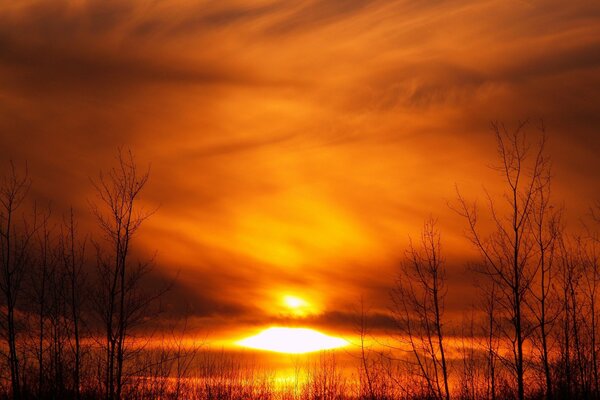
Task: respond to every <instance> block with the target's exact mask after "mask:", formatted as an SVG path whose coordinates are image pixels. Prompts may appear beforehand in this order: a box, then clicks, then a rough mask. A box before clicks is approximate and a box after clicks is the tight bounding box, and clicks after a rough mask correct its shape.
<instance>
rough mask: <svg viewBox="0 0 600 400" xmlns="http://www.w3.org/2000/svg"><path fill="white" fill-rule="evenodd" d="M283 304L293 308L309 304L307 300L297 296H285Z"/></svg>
mask: <svg viewBox="0 0 600 400" xmlns="http://www.w3.org/2000/svg"><path fill="white" fill-rule="evenodd" d="M283 304H285V306H286V307H288V308H291V309H298V308H302V307H306V306H308V303H307V302H306V300H304V299H301V298H300V297H296V296H283Z"/></svg>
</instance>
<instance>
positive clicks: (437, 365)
mask: <svg viewBox="0 0 600 400" xmlns="http://www.w3.org/2000/svg"><path fill="white" fill-rule="evenodd" d="M436 225H437V222H436V220H434V219H428V220H427V221H426V222H425V224H424V227H423V232H422V234H421V240H420V246H419V247H415V246H414V245H413V243H412V240H411V243H410V246H409V249H408V250H407V252H406V256H405V260H404V262H403V265H402V271H401V274H400V276H399V277H398V279H397V281H396V287H395V288H394V290H393V291H392V300H393V304H394V309H393V312H394V317H395V319H396V322H397V325H398V327H399V328H400V329H401V330H402V333H403V336H404V337H405V339H403V340H405V341H406V343H407V344H408V347H409V351H410V352H411V353H412V355H413V359H414V362H415V363H416V365H417V366H418V370H419V371H420V375H421V378H422V379H423V380H424V381H425V384H426V387H427V390H428V392H429V395H430V396H434V397H435V398H437V399H446V400H448V399H450V390H449V385H448V366H447V363H446V354H445V349H444V333H443V322H442V318H443V310H444V299H445V296H446V286H445V280H446V270H445V260H444V258H443V257H442V253H441V239H440V232H439V230H438V229H437V226H436Z"/></svg>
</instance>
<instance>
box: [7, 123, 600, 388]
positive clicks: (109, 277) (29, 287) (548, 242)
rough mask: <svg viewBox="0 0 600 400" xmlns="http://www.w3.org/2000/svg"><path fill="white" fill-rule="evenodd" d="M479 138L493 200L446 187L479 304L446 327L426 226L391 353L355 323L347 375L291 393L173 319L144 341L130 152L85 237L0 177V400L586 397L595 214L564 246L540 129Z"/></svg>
mask: <svg viewBox="0 0 600 400" xmlns="http://www.w3.org/2000/svg"><path fill="white" fill-rule="evenodd" d="M535 128H537V129H535ZM493 132H494V134H495V139H496V144H497V162H496V169H497V172H498V174H499V180H500V183H502V187H503V189H504V190H503V192H502V193H500V194H494V195H492V194H490V193H488V192H485V191H484V197H485V202H484V204H485V205H484V206H483V207H480V206H478V205H477V204H476V203H474V202H472V201H470V200H469V199H467V198H466V196H464V195H463V194H462V193H461V191H460V190H459V189H457V198H456V200H455V201H453V202H452V203H451V208H452V209H453V210H454V211H455V212H456V213H457V214H458V215H459V216H461V217H462V218H463V220H464V226H465V228H466V229H465V231H466V236H467V238H468V240H469V241H470V243H471V245H472V246H473V248H474V249H475V250H477V252H478V254H479V259H478V260H476V261H474V262H473V263H471V264H470V265H468V266H467V267H468V268H469V269H470V270H471V272H472V274H471V275H474V276H476V278H475V280H474V281H473V285H474V287H476V289H474V290H477V291H478V299H479V301H478V302H477V303H476V304H474V305H473V307H472V309H471V310H469V312H467V313H465V315H464V316H463V318H462V320H461V321H457V318H455V317H454V318H453V319H452V320H450V317H449V316H448V315H447V314H446V313H445V303H446V299H447V295H448V286H449V285H448V274H450V273H455V274H462V272H461V271H454V270H452V271H449V270H447V268H446V260H445V257H444V249H443V246H442V236H441V234H440V231H439V228H438V225H437V221H436V220H435V219H434V218H431V219H428V220H427V221H426V222H425V224H424V228H423V231H422V233H421V235H420V236H419V237H418V238H416V239H415V240H413V241H412V242H411V244H410V245H409V247H408V249H406V252H405V257H404V261H403V263H402V265H401V267H400V270H399V273H398V276H397V279H396V281H395V282H394V285H393V289H392V290H391V296H390V297H391V305H390V313H391V315H392V317H393V319H394V321H395V322H396V329H395V330H394V331H393V332H390V333H389V335H390V339H392V340H390V341H389V342H386V345H384V346H381V345H378V346H376V347H371V346H370V345H369V344H368V343H370V342H372V340H370V338H369V336H370V329H369V326H368V324H367V321H368V320H369V318H368V312H366V311H364V310H363V312H362V316H361V317H362V318H361V320H360V323H359V334H360V335H359V336H360V342H359V343H357V344H358V347H357V348H358V349H359V351H358V353H357V354H358V361H359V363H358V364H357V366H356V374H355V375H354V376H353V377H352V378H349V376H348V375H347V374H346V373H345V372H343V371H342V370H341V369H340V368H339V366H338V365H337V364H336V360H335V357H330V356H323V358H322V359H321V362H319V363H316V364H315V365H313V366H310V368H306V369H305V371H304V372H302V373H300V371H297V373H298V374H302V375H303V378H302V384H300V383H298V381H294V382H293V383H291V384H289V383H288V384H286V385H287V386H286V385H283V387H282V383H281V382H280V381H278V380H277V379H275V377H273V376H272V375H270V374H269V373H268V372H265V371H261V370H260V368H256V367H255V366H252V365H241V364H239V363H237V362H236V361H235V360H234V359H231V358H228V356H226V355H225V354H221V355H220V356H218V357H217V356H215V355H214V353H211V352H205V351H200V349H199V348H198V347H197V346H194V345H192V346H190V344H189V343H185V341H184V336H185V331H186V326H185V325H186V324H185V322H183V323H182V325H181V326H178V327H173V329H172V331H171V332H164V329H163V330H162V331H161V332H160V334H155V335H151V334H148V332H151V331H152V326H151V325H152V323H153V318H154V317H156V316H157V315H159V313H160V311H161V302H160V299H161V297H162V295H163V294H164V293H165V291H166V290H168V285H167V284H165V285H163V286H159V287H157V286H156V284H155V283H153V284H149V282H150V281H149V280H148V278H149V277H150V274H151V271H152V262H151V261H152V260H149V261H144V260H138V259H135V258H134V257H133V256H132V244H133V243H134V239H135V234H136V232H137V231H138V229H139V228H140V226H141V225H142V224H143V223H144V221H145V220H146V219H147V218H148V217H149V216H150V215H151V214H152V213H153V211H154V210H152V209H144V207H142V203H141V202H140V196H141V195H142V193H143V189H144V187H145V185H146V183H147V181H148V178H149V172H148V170H140V169H139V167H138V165H137V164H136V162H135V160H134V157H133V155H132V154H131V152H122V151H120V152H119V153H118V157H117V160H116V165H115V167H114V168H112V169H110V170H109V171H107V172H105V173H104V174H100V175H99V176H98V177H97V178H95V179H92V185H93V189H94V191H95V193H96V196H95V198H94V199H93V200H92V201H91V202H90V203H91V207H90V210H91V214H92V215H93V217H94V219H95V221H96V228H97V229H96V230H95V232H97V233H96V234H95V235H94V236H91V235H89V234H84V233H83V232H82V231H81V230H80V228H79V224H78V221H77V216H76V215H74V213H73V212H72V211H71V212H69V213H67V214H66V215H60V216H57V215H52V213H51V211H50V210H48V209H47V208H44V207H40V206H39V205H36V204H35V203H34V202H33V201H32V199H30V198H29V197H28V193H29V189H30V186H31V181H30V179H29V177H28V173H27V170H26V169H19V168H18V167H17V166H15V165H12V164H11V165H10V167H9V168H8V169H7V170H6V171H5V174H4V176H3V178H2V180H1V181H0V262H1V265H0V268H1V270H0V336H1V339H2V342H1V343H0V357H1V359H0V396H1V397H4V398H12V399H46V398H52V399H101V398H102V399H107V400H115V399H119V400H120V399H154V398H163V399H167V398H168V399H188V398H190V399H191V398H194V399H222V400H227V399H265V400H267V399H303V400H304V399H306V400H342V399H365V400H366V399H370V400H376V399H390V400H391V399H440V400H441V399H444V400H450V399H452V398H456V399H472V400H477V399H486V400H487V399H489V400H496V399H519V400H522V399H526V398H528V399H565V398H569V399H578V398H581V399H596V398H600V365H599V364H600V360H599V359H598V358H599V353H598V351H599V343H598V342H599V341H600V338H599V337H598V334H599V330H598V324H599V318H600V315H599V312H600V310H599V309H598V305H597V301H598V295H600V266H599V259H598V257H599V246H600V241H599V238H598V234H597V226H598V222H599V220H600V218H599V214H600V204H598V205H596V207H595V208H594V207H592V209H591V212H590V215H589V216H586V217H585V218H583V220H584V221H587V222H586V223H582V226H577V229H576V232H577V233H576V234H575V233H571V232H570V231H569V230H568V229H567V226H566V222H565V218H564V210H563V206H562V203H561V202H560V201H559V200H558V199H555V198H554V197H553V195H552V185H551V184H552V170H551V162H550V158H549V157H548V156H547V152H546V133H545V130H544V127H543V125H542V126H539V127H533V126H532V125H531V124H526V123H524V124H521V125H519V126H518V127H517V128H516V129H514V130H509V129H506V128H505V127H504V126H503V125H501V124H494V125H493ZM532 132H533V134H532ZM496 187H497V185H494V188H496ZM594 211H596V212H594ZM461 276H462V275H461ZM144 325H148V327H147V328H144ZM140 332H144V335H143V337H142V336H141V335H140V336H136V335H137V334H140ZM149 341H153V343H150V342H149ZM157 343H158V344H157ZM387 343H391V344H387ZM382 348H383V350H382Z"/></svg>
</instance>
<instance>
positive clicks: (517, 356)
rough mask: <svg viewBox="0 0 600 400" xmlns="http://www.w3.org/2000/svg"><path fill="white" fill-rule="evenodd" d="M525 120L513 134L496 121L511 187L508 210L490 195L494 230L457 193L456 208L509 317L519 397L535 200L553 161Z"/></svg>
mask: <svg viewBox="0 0 600 400" xmlns="http://www.w3.org/2000/svg"><path fill="white" fill-rule="evenodd" d="M527 126H528V124H527V123H526V122H524V123H521V124H519V126H518V127H517V128H516V129H515V130H512V131H509V130H508V129H507V128H506V127H505V126H504V125H503V124H499V123H493V124H492V129H493V131H494V134H495V137H496V142H497V151H498V158H499V160H500V163H499V166H498V167H497V168H496V169H497V170H498V171H499V172H500V174H501V176H502V178H503V181H504V183H505V185H506V191H505V192H504V195H503V200H505V204H504V207H503V206H502V205H500V204H498V203H497V201H495V200H494V199H493V198H492V196H491V195H490V194H489V193H488V192H487V191H486V195H487V198H488V204H489V211H490V214H491V220H490V223H491V225H492V226H493V231H492V232H491V233H489V234H485V233H484V231H483V229H482V228H481V227H480V224H479V218H478V217H479V216H478V209H477V206H476V205H475V204H469V203H468V202H467V201H466V200H465V199H464V197H463V196H462V195H461V194H460V192H458V201H459V204H458V207H456V208H455V209H456V210H457V211H458V213H459V214H460V215H462V216H463V217H464V218H465V219H466V221H467V223H468V236H469V239H470V240H471V242H472V243H473V245H474V246H475V247H476V248H477V249H478V250H479V252H480V253H481V256H482V262H481V272H483V273H484V274H485V275H487V276H488V277H489V278H490V279H492V280H493V281H494V282H495V285H496V289H497V290H498V297H497V300H498V305H499V307H500V308H502V311H501V312H502V313H503V314H504V315H505V316H506V318H507V320H508V323H509V325H510V326H511V329H510V330H507V329H502V331H503V334H504V336H505V338H507V339H508V340H509V342H510V343H511V352H512V354H513V362H512V363H511V365H512V367H513V369H514V375H515V378H516V381H517V397H518V398H519V400H523V399H524V397H525V386H524V372H525V371H524V366H525V362H524V357H525V356H524V349H523V344H524V342H525V340H526V339H527V337H528V335H530V334H531V329H530V328H529V326H528V323H527V322H528V321H527V320H526V318H525V315H524V314H525V311H526V304H527V303H526V302H527V298H528V296H529V294H530V289H531V284H532V282H533V281H534V279H535V277H536V274H537V269H538V265H537V263H536V262H535V261H534V260H533V258H534V256H535V254H534V252H535V240H534V236H533V234H532V229H531V226H532V224H531V219H532V214H533V211H534V204H535V201H536V197H537V196H538V194H539V191H540V190H541V188H543V184H544V180H543V177H545V176H546V175H547V170H548V163H549V160H548V158H547V157H546V156H545V154H544V148H545V141H546V136H545V134H544V132H543V131H542V132H540V135H539V136H540V140H539V142H538V143H537V145H536V146H533V145H532V144H531V142H530V141H529V140H528V138H527V135H526V134H525V128H526V127H527Z"/></svg>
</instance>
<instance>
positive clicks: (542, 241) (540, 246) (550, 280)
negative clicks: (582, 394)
mask: <svg viewBox="0 0 600 400" xmlns="http://www.w3.org/2000/svg"><path fill="white" fill-rule="evenodd" d="M541 130H542V132H543V134H545V130H544V127H543V125H542V127H541ZM535 178H536V183H535V185H536V193H535V196H534V198H533V203H532V210H531V216H530V219H529V222H530V224H531V232H532V235H533V240H534V243H535V244H534V249H535V250H534V252H535V253H537V254H536V255H535V259H536V261H537V266H536V270H537V273H538V274H537V275H538V276H537V284H536V285H534V286H533V287H532V288H531V292H532V295H533V301H532V302H531V303H529V306H530V308H531V311H532V312H531V314H532V316H533V318H534V319H535V323H536V324H537V326H538V327H539V329H537V330H536V335H535V337H536V338H537V339H538V342H539V346H538V347H539V352H540V361H541V365H542V368H543V372H544V380H545V391H546V393H545V395H546V398H547V399H551V398H553V391H552V389H553V382H552V371H551V359H550V358H551V354H550V353H551V352H550V347H551V345H552V344H551V343H550V340H551V338H552V331H553V329H554V326H555V321H556V319H557V317H558V313H557V310H556V304H555V303H556V302H554V301H553V299H555V298H556V296H553V294H554V289H553V288H554V280H555V279H554V278H555V275H556V271H555V270H556V268H555V264H556V259H557V254H558V247H559V246H558V240H559V238H560V236H561V234H562V222H561V219H562V209H561V208H557V207H556V206H554V205H553V204H552V202H551V197H550V194H551V190H550V183H551V174H550V168H544V169H542V170H541V171H540V173H539V174H538V175H537V176H536V177H535ZM536 286H537V287H536Z"/></svg>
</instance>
